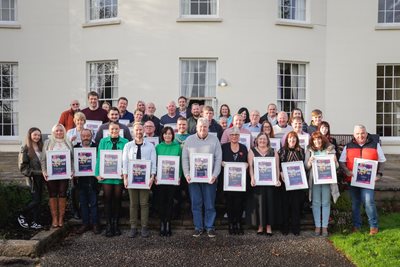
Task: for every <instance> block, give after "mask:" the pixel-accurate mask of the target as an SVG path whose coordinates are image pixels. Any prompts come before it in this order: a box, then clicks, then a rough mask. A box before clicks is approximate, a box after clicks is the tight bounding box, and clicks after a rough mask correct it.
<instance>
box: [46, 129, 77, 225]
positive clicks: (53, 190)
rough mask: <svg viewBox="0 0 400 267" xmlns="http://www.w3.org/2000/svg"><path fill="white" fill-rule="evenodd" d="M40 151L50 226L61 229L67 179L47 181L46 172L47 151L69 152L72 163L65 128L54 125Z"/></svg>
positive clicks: (65, 170) (65, 202)
mask: <svg viewBox="0 0 400 267" xmlns="http://www.w3.org/2000/svg"><path fill="white" fill-rule="evenodd" d="M42 151H43V153H42V158H41V160H40V163H41V166H42V171H43V177H44V179H45V180H46V181H47V190H48V192H49V206H50V213H51V226H52V227H53V228H54V227H62V226H64V215H65V207H66V205H67V189H68V182H69V179H68V178H65V179H57V180H51V179H49V175H48V170H47V161H48V160H47V152H48V151H69V154H70V158H69V159H70V161H71V162H73V161H72V160H71V159H72V158H73V150H72V144H71V142H70V141H69V140H68V139H67V134H66V131H65V128H64V126H63V125H62V124H61V123H57V124H56V125H54V126H53V128H52V129H51V135H50V136H49V139H47V140H46V141H45V142H44V145H43V150H42ZM55 157H56V156H55ZM62 165H64V164H62ZM61 167H62V166H61ZM65 167H66V166H65ZM60 169H61V168H60ZM49 171H50V173H53V171H52V170H49ZM60 172H61V171H60ZM62 172H65V173H68V172H71V170H68V169H67V167H66V168H65V169H64V170H62Z"/></svg>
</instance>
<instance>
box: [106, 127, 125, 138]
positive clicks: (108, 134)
mask: <svg viewBox="0 0 400 267" xmlns="http://www.w3.org/2000/svg"><path fill="white" fill-rule="evenodd" d="M108 136H110V131H109V130H108V129H104V130H103V138H104V137H108ZM119 136H120V137H122V138H124V129H119Z"/></svg>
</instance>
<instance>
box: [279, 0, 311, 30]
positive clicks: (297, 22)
mask: <svg viewBox="0 0 400 267" xmlns="http://www.w3.org/2000/svg"><path fill="white" fill-rule="evenodd" d="M281 1H282V0H276V5H277V6H276V10H277V20H276V23H275V24H276V25H283V26H295V27H302V28H313V27H314V25H312V24H311V15H310V14H311V7H310V6H311V1H310V0H304V4H305V10H304V12H305V14H304V20H301V19H287V18H281ZM291 1H292V0H291Z"/></svg>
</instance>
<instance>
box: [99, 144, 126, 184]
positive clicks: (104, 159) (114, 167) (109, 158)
mask: <svg viewBox="0 0 400 267" xmlns="http://www.w3.org/2000/svg"><path fill="white" fill-rule="evenodd" d="M99 160H100V162H99V163H98V164H100V168H99V169H100V176H101V177H103V178H105V179H122V177H121V174H122V150H100V159H99Z"/></svg>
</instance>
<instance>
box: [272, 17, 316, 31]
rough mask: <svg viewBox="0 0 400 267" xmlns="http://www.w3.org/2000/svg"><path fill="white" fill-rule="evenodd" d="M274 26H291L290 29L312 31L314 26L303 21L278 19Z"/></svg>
mask: <svg viewBox="0 0 400 267" xmlns="http://www.w3.org/2000/svg"><path fill="white" fill-rule="evenodd" d="M275 25H278V26H291V27H299V28H307V29H313V28H314V24H311V23H307V22H304V21H300V20H288V19H278V20H277V21H276V22H275Z"/></svg>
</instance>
